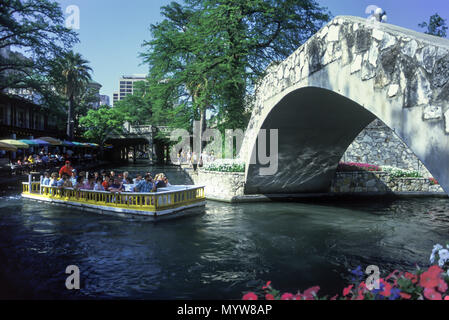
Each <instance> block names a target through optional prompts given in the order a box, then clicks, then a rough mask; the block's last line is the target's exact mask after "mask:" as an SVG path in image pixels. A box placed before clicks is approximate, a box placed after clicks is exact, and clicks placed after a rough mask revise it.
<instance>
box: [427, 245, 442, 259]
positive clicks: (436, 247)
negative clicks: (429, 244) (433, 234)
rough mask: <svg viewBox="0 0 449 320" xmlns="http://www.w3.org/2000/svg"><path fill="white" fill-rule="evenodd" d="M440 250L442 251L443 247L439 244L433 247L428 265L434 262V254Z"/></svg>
mask: <svg viewBox="0 0 449 320" xmlns="http://www.w3.org/2000/svg"><path fill="white" fill-rule="evenodd" d="M441 249H443V246H442V245H441V244H436V245H434V246H433V250H432V254H431V255H430V263H434V262H435V253H437V251H440V250H441Z"/></svg>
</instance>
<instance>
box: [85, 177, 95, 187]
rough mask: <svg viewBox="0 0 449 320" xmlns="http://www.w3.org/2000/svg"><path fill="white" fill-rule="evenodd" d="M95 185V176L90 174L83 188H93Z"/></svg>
mask: <svg viewBox="0 0 449 320" xmlns="http://www.w3.org/2000/svg"><path fill="white" fill-rule="evenodd" d="M94 185H95V177H94V176H93V175H89V177H88V178H87V181H86V182H85V183H84V187H83V189H85V190H93V189H94Z"/></svg>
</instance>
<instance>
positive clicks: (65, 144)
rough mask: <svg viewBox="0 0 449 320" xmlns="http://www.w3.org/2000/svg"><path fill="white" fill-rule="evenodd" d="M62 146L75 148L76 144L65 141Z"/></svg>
mask: <svg viewBox="0 0 449 320" xmlns="http://www.w3.org/2000/svg"><path fill="white" fill-rule="evenodd" d="M62 145H63V146H65V147H73V146H74V145H75V144H74V143H72V142H71V141H67V140H64V141H63V142H62Z"/></svg>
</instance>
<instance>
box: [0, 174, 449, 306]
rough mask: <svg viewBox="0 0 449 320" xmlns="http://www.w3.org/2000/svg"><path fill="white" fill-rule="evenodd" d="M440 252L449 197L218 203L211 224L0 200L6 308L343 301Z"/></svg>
mask: <svg viewBox="0 0 449 320" xmlns="http://www.w3.org/2000/svg"><path fill="white" fill-rule="evenodd" d="M119 169H120V170H128V171H130V172H131V174H132V173H133V172H145V171H146V170H147V169H149V168H147V167H145V166H143V165H141V166H133V167H127V168H119ZM149 170H153V171H152V172H156V171H162V170H163V169H160V168H158V169H154V168H150V169H149ZM165 172H166V174H167V176H168V177H169V179H170V180H171V182H172V183H186V182H188V181H187V179H186V177H185V176H184V175H182V174H181V173H180V172H177V171H173V170H168V169H167V170H165ZM435 243H442V244H445V243H449V199H433V198H432V199H402V200H392V199H384V200H379V199H376V200H353V201H348V200H346V201H342V200H333V201H326V202H323V201H322V200H318V199H317V200H314V201H313V202H311V201H309V202H307V203H299V202H280V203H251V204H226V203H220V202H213V201H208V202H207V205H206V210H205V213H204V214H202V215H197V216H192V217H188V218H181V219H177V220H173V221H163V222H159V223H152V222H146V221H129V220H125V219H123V218H119V217H114V216H107V215H100V214H96V213H89V212H82V211H77V210H75V209H67V208H64V207H58V206H52V205H49V204H42V203H36V202H33V201H30V200H25V199H21V197H20V196H19V192H18V191H9V192H6V193H3V195H2V196H1V197H0V298H33V299H39V298H56V299H78V298H88V299H90V298H94V299H95V298H131V299H240V298H241V297H242V293H243V292H245V291H249V290H254V289H256V288H260V287H261V286H262V285H263V284H265V282H266V281H268V280H271V281H272V284H273V286H274V287H276V288H278V289H281V290H282V291H291V292H296V290H298V289H301V290H303V289H307V288H308V287H310V286H312V285H319V286H320V287H321V293H323V294H335V293H341V289H342V288H343V286H344V285H345V283H346V281H347V280H348V279H350V278H351V275H350V273H349V272H348V270H350V269H354V268H355V267H357V266H358V265H361V266H362V267H363V268H366V267H367V266H368V265H377V266H379V268H380V270H381V273H382V274H384V273H387V272H389V271H393V270H394V269H399V268H400V269H403V270H413V269H414V268H415V265H416V264H418V265H421V266H426V265H428V257H429V255H430V251H431V249H432V246H433V245H434V244H435ZM68 265H76V266H78V267H79V269H80V276H81V290H78V291H76V290H72V291H70V290H67V289H66V288H65V279H66V277H68V275H67V274H65V269H66V267H67V266H68Z"/></svg>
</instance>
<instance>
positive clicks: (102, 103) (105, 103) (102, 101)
mask: <svg viewBox="0 0 449 320" xmlns="http://www.w3.org/2000/svg"><path fill="white" fill-rule="evenodd" d="M110 105H111V102H110V99H109V96H107V95H105V94H101V95H100V106H110Z"/></svg>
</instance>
